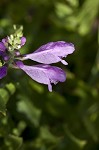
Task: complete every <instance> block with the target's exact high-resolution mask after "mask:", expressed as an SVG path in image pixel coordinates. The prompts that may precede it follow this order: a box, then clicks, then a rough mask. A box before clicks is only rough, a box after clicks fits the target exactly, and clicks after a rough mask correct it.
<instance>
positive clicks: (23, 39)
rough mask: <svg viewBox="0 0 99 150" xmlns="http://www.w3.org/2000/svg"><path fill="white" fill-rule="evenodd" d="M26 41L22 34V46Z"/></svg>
mask: <svg viewBox="0 0 99 150" xmlns="http://www.w3.org/2000/svg"><path fill="white" fill-rule="evenodd" d="M25 43H26V38H25V37H24V36H23V37H22V38H21V46H23V45H24V44H25Z"/></svg>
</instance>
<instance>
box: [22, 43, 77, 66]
mask: <svg viewBox="0 0 99 150" xmlns="http://www.w3.org/2000/svg"><path fill="white" fill-rule="evenodd" d="M74 50H75V49H74V45H73V44H72V43H66V42H64V41H58V42H50V43H47V44H45V45H43V46H41V47H40V48H38V49H37V50H36V51H35V52H34V53H31V54H27V55H24V58H23V59H31V60H34V61H37V62H39V63H43V64H52V63H57V62H59V61H61V62H62V63H63V64H64V65H67V64H68V63H67V62H66V61H65V60H62V58H63V57H67V55H68V54H72V53H73V52H74Z"/></svg>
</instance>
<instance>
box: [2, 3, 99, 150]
mask: <svg viewBox="0 0 99 150" xmlns="http://www.w3.org/2000/svg"><path fill="white" fill-rule="evenodd" d="M98 4H99V1H98V0H94V1H93V0H23V1H22V0H0V39H2V38H4V37H5V36H7V35H9V34H11V32H12V28H13V24H18V25H23V26H24V36H26V38H27V43H26V45H25V46H24V47H23V48H22V49H21V53H23V54H25V53H30V52H33V51H34V50H36V49H37V48H38V47H39V46H41V45H43V44H45V43H48V42H49V41H58V40H64V41H67V42H72V43H73V44H74V45H75V49H76V50H75V52H74V53H73V54H72V55H69V56H68V57H67V58H66V60H67V62H68V63H69V65H68V66H63V65H62V64H61V63H58V64H57V66H59V67H61V68H63V69H64V70H65V71H66V73H67V80H66V82H64V83H58V84H57V85H55V86H53V92H52V93H50V92H49V91H48V89H47V86H45V85H41V84H38V83H37V82H35V81H33V80H32V79H31V78H30V77H29V76H27V75H26V74H25V73H23V72H22V71H20V70H18V71H16V70H14V69H9V71H8V75H7V77H5V78H4V79H2V80H0V150H99V80H98V78H99V50H98V40H97V39H98V38H97V37H98V23H99V18H98ZM26 63H28V62H26ZM29 63H31V64H34V62H29Z"/></svg>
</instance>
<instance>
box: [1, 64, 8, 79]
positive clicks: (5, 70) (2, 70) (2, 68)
mask: <svg viewBox="0 0 99 150" xmlns="http://www.w3.org/2000/svg"><path fill="white" fill-rule="evenodd" d="M6 75H7V67H6V66H2V67H0V79H2V78H4V77H5V76H6Z"/></svg>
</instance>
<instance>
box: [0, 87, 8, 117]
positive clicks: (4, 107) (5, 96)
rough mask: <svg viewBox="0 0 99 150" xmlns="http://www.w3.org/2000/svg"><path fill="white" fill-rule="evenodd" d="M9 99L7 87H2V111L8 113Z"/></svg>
mask: <svg viewBox="0 0 99 150" xmlns="http://www.w3.org/2000/svg"><path fill="white" fill-rule="evenodd" d="M8 99H9V93H8V92H7V91H6V90H5V89H0V112H1V113H2V114H3V115H6V104H7V102H8Z"/></svg>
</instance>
